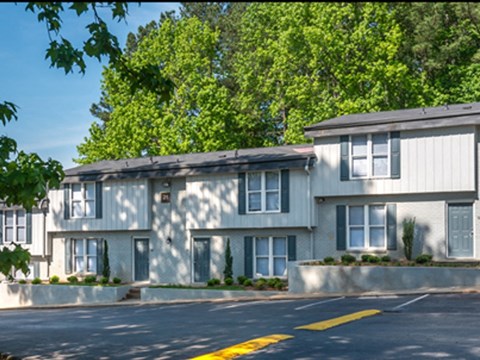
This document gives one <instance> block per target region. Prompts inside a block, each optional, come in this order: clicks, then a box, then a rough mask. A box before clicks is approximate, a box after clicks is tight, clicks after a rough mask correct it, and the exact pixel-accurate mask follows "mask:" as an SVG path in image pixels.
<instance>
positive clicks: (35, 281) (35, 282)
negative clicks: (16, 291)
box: [32, 277, 42, 285]
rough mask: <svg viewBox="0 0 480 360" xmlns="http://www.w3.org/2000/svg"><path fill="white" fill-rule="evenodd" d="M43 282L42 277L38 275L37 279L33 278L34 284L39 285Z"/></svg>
mask: <svg viewBox="0 0 480 360" xmlns="http://www.w3.org/2000/svg"><path fill="white" fill-rule="evenodd" d="M41 283H42V280H40V278H38V277H36V278H35V279H33V280H32V284H33V285H38V284H41Z"/></svg>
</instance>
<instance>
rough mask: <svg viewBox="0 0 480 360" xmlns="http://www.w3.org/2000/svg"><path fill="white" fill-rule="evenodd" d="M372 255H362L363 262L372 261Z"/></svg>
mask: <svg viewBox="0 0 480 360" xmlns="http://www.w3.org/2000/svg"><path fill="white" fill-rule="evenodd" d="M370 256H371V255H368V254H364V255H362V257H361V259H362V262H369V261H370Z"/></svg>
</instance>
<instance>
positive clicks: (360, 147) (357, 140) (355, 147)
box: [352, 135, 367, 156]
mask: <svg viewBox="0 0 480 360" xmlns="http://www.w3.org/2000/svg"><path fill="white" fill-rule="evenodd" d="M352 154H353V155H354V156H362V155H367V135H356V136H352Z"/></svg>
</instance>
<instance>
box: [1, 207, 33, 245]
mask: <svg viewBox="0 0 480 360" xmlns="http://www.w3.org/2000/svg"><path fill="white" fill-rule="evenodd" d="M25 214H26V213H25V210H23V209H19V210H5V211H4V212H3V224H2V226H3V242H4V243H11V242H15V243H25V242H26V241H27V231H26V228H27V226H26V215H25Z"/></svg>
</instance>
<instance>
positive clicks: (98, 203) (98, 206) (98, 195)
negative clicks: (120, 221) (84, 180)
mask: <svg viewBox="0 0 480 360" xmlns="http://www.w3.org/2000/svg"><path fill="white" fill-rule="evenodd" d="M102 189H103V186H102V182H100V181H97V182H96V183H95V217H96V218H97V219H101V218H102V208H103V206H102V198H103V196H102Z"/></svg>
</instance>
